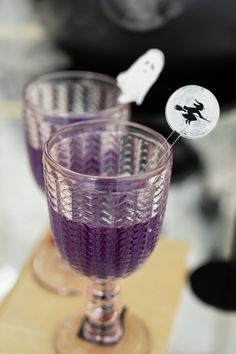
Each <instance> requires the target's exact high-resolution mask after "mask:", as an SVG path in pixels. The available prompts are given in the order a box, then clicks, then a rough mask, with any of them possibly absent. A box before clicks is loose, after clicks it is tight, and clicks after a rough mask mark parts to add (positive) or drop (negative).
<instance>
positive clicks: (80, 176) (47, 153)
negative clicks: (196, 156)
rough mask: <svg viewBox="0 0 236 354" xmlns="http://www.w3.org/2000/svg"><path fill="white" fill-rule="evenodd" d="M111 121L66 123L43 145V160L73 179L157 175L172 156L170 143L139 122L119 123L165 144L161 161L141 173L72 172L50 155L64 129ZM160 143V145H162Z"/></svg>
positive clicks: (94, 120)
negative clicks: (101, 174)
mask: <svg viewBox="0 0 236 354" xmlns="http://www.w3.org/2000/svg"><path fill="white" fill-rule="evenodd" d="M106 122H107V123H111V120H109V119H93V120H92V121H90V122H87V121H82V122H79V123H73V124H67V125H65V126H64V127H63V128H61V129H59V130H58V131H56V132H55V133H54V134H53V135H52V136H51V137H50V138H49V139H48V141H47V142H46V144H45V145H44V151H43V160H44V159H46V160H47V161H48V162H49V164H50V165H51V166H52V167H54V168H55V169H56V170H59V171H60V172H62V174H64V175H65V174H66V176H71V177H72V178H73V179H90V180H109V181H112V180H119V181H123V180H124V181H125V180H126V181H127V180H139V179H145V178H150V177H153V176H155V175H157V174H158V173H159V172H160V171H162V170H163V169H164V167H165V164H166V163H167V162H168V161H169V160H170V159H171V158H172V156H173V152H172V148H171V146H170V144H169V143H168V141H167V140H166V139H165V138H164V136H163V135H161V134H160V133H157V132H156V131H155V130H153V129H151V128H149V127H146V126H145V125H142V124H139V123H134V122H129V121H128V122H121V123H119V125H121V126H128V127H133V128H138V129H139V130H141V131H142V132H144V133H148V134H150V135H151V136H152V137H153V138H156V139H158V141H159V142H163V144H165V145H166V147H167V149H166V151H165V152H164V155H166V156H165V158H163V159H161V160H162V162H161V164H160V165H157V167H156V168H154V169H152V170H151V171H147V172H142V173H140V172H139V173H137V174H135V175H130V176H106V177H104V176H100V175H88V174H83V173H78V172H74V171H72V170H70V169H68V168H66V167H64V166H62V165H60V164H59V163H58V162H57V161H56V160H54V158H53V157H52V156H51V155H50V149H51V147H52V145H53V143H54V141H55V140H56V139H57V138H58V136H60V135H61V134H63V133H65V132H66V131H70V130H74V129H76V127H80V126H83V125H86V124H97V123H101V124H102V123H106ZM163 144H162V146H163Z"/></svg>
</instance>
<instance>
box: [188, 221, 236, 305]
mask: <svg viewBox="0 0 236 354" xmlns="http://www.w3.org/2000/svg"><path fill="white" fill-rule="evenodd" d="M235 279H236V216H235V222H234V234H233V240H232V248H231V257H230V258H229V259H228V260H221V259H213V260H209V261H208V262H206V263H205V264H203V265H202V266H200V267H199V268H197V269H196V270H195V271H194V272H193V273H192V274H191V275H190V285H191V288H192V291H193V292H194V294H195V295H196V296H197V297H198V298H199V299H201V300H202V301H204V302H205V303H207V304H208V305H211V306H214V307H216V308H218V309H221V310H226V311H236V281H235Z"/></svg>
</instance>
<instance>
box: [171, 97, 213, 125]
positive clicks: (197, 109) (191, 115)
mask: <svg viewBox="0 0 236 354" xmlns="http://www.w3.org/2000/svg"><path fill="white" fill-rule="evenodd" d="M195 101H196V103H193V106H194V107H187V106H183V107H181V106H180V105H178V104H177V105H176V106H175V109H176V110H177V111H182V112H184V113H182V116H183V117H184V118H185V120H186V124H189V125H190V123H191V122H193V121H196V120H198V118H200V119H203V120H206V121H207V122H209V123H210V121H209V120H208V119H206V118H204V117H203V116H202V114H201V111H202V110H203V109H204V105H203V104H202V103H201V102H199V101H197V100H196V99H195Z"/></svg>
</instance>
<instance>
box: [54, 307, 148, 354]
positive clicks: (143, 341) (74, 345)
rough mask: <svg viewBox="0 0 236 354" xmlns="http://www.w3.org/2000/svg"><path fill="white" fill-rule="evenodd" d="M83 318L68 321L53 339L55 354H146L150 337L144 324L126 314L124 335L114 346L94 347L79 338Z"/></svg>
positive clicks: (135, 317) (133, 316) (131, 315)
mask: <svg viewBox="0 0 236 354" xmlns="http://www.w3.org/2000/svg"><path fill="white" fill-rule="evenodd" d="M82 321H83V317H82V316H81V317H77V318H74V319H70V320H68V321H67V322H66V323H64V325H63V326H62V327H61V328H60V329H59V331H58V332H57V334H56V338H55V349H56V353H57V354H148V353H149V352H150V347H151V346H150V336H149V333H148V330H147V328H146V327H145V324H144V323H143V322H142V321H141V320H140V319H139V318H138V317H137V316H135V315H133V314H130V313H129V312H127V314H126V315H125V319H124V335H123V337H122V338H121V339H120V341H119V342H118V343H117V344H115V345H109V346H108V345H106V346H104V345H95V344H93V343H91V342H88V341H86V340H84V339H82V338H80V337H79V334H78V333H79V330H80V326H81V323H82Z"/></svg>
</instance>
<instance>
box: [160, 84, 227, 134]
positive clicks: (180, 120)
mask: <svg viewBox="0 0 236 354" xmlns="http://www.w3.org/2000/svg"><path fill="white" fill-rule="evenodd" d="M165 113H166V120H167V123H168V124H169V126H170V127H171V128H172V130H173V131H176V132H177V133H179V135H181V136H182V137H183V138H188V139H197V138H201V137H203V136H205V135H207V134H209V133H210V132H211V131H212V130H213V129H214V128H215V126H216V124H217V122H218V119H219V116H220V107H219V103H218V101H217V99H216V98H215V96H214V95H213V94H212V93H211V92H210V91H209V90H207V89H206V88H204V87H201V86H197V85H188V86H184V87H181V88H179V89H178V90H177V91H175V92H174V93H173V94H172V95H171V96H170V98H169V100H168V102H167V104H166V112H165Z"/></svg>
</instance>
